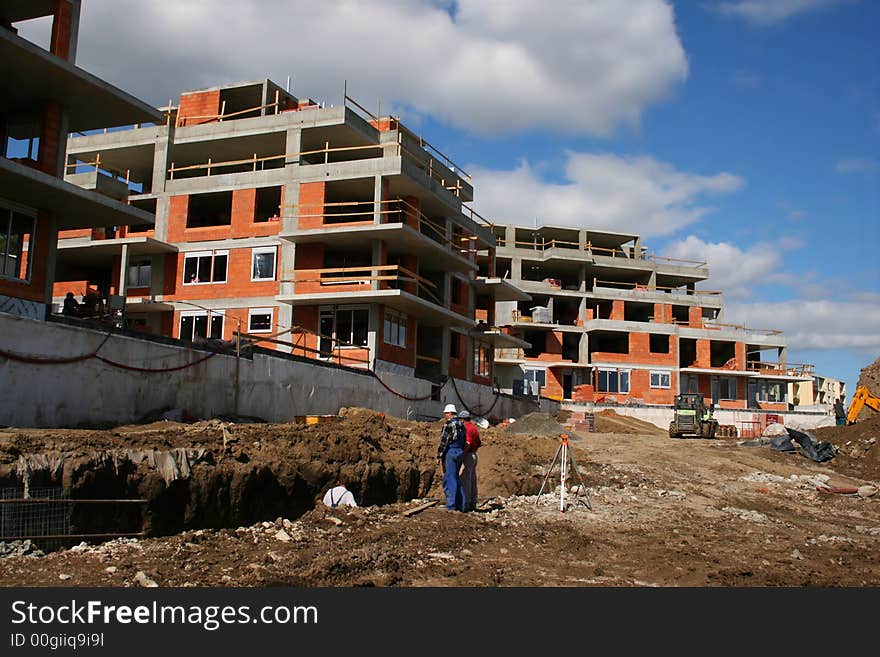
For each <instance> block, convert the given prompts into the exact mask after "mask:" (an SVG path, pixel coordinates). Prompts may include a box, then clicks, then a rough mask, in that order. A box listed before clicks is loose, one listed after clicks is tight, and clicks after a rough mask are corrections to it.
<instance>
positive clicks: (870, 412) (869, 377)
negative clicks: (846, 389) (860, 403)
mask: <svg viewBox="0 0 880 657" xmlns="http://www.w3.org/2000/svg"><path fill="white" fill-rule="evenodd" d="M859 385H860V386H865V387H866V388H867V389H868V391H869V392H871V393H872V394H874V395H877V396H878V397H880V358H878V359H877V360H875V361H874V362H873V363H871V364H870V365H868V366H867V367H865V368H863V369H862V371H861V373H860V374H859ZM853 394H855V390H853ZM876 415H880V413H878V412H877V411H875V410H874V409H873V408H868V407H867V406H865V407H864V408H863V409H862V411H861V412H860V413H859V416H858V418H857V420H865V419H868V418H871V417H874V416H876Z"/></svg>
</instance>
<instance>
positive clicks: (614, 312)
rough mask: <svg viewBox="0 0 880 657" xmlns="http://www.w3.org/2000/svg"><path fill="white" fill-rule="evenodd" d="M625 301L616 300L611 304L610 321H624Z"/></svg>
mask: <svg viewBox="0 0 880 657" xmlns="http://www.w3.org/2000/svg"><path fill="white" fill-rule="evenodd" d="M624 303H625V302H624V301H623V300H621V299H615V300H614V301H612V302H611V316H610V317H609V318H608V319H616V320H620V321H623V319H624V317H625V314H624Z"/></svg>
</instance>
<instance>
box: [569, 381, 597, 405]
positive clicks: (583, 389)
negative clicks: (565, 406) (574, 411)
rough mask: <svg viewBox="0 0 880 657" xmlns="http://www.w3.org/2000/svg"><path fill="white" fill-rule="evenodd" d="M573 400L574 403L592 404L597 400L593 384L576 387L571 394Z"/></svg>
mask: <svg viewBox="0 0 880 657" xmlns="http://www.w3.org/2000/svg"><path fill="white" fill-rule="evenodd" d="M571 398H572V401H578V402H592V401H595V399H596V393H595V391H594V390H593V386H592V385H591V384H584V385H581V386H575V387H574V390H573V391H572V393H571Z"/></svg>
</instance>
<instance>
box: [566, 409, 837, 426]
mask: <svg viewBox="0 0 880 657" xmlns="http://www.w3.org/2000/svg"><path fill="white" fill-rule="evenodd" d="M564 407H565V408H567V409H570V410H573V411H587V412H588V413H589V412H598V411H601V410H604V409H606V408H610V409H611V410H613V411H614V412H615V413H617V414H618V415H626V416H628V417H634V418H637V419H639V420H644V421H645V422H650V423H651V424H655V425H657V426H658V427H660V428H661V429H663V430H666V429H668V428H669V423H670V422H672V409H671V408H662V407H657V406H615V405H611V404H565V406H564ZM767 415H778V416H779V417H780V419H781V420H782V424H783V425H785V426H786V427H791V428H792V429H800V430H811V429H817V428H819V427H832V426H834V416H833V415H828V414H827V413H809V412H799V411H788V412H776V413H771V412H769V411H746V410H742V411H733V410H723V409H716V410H715V412H714V413H713V416H714V417H715V419H716V420H718V422H719V423H720V424H732V425H734V426H735V427H736V428H737V430H738V431H741V432H742V430H743V429H744V428H754V427H757V426H759V425H760V426H761V427H763V426H765V425H766V424H767V422H766V416H767Z"/></svg>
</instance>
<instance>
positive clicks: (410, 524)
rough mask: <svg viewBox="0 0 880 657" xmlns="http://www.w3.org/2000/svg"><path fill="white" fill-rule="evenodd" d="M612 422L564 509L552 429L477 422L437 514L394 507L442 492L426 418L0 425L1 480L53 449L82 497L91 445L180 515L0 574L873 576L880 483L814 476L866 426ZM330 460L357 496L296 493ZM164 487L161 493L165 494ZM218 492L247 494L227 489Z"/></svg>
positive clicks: (435, 431) (290, 578) (578, 582)
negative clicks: (724, 428) (813, 438)
mask: <svg viewBox="0 0 880 657" xmlns="http://www.w3.org/2000/svg"><path fill="white" fill-rule="evenodd" d="M610 419H612V420H614V422H615V423H622V425H626V426H622V428H621V431H622V432H621V433H592V434H587V435H574V436H573V437H572V442H571V445H572V451H573V453H574V456H575V457H576V459H577V463H578V465H579V466H580V470H581V473H582V474H583V475H584V477H585V479H586V483H587V486H588V498H585V497H584V496H581V497H579V498H576V499H578V500H580V503H577V504H575V505H573V506H572V507H571V508H569V509H568V510H567V512H566V513H560V511H559V508H558V505H559V495H558V492H557V491H556V489H555V486H551V491H550V493H548V494H545V495H543V496H541V498H540V499H538V498H536V497H535V495H534V494H535V493H536V492H537V490H538V488H539V487H540V485H541V482H542V481H543V480H544V474H545V473H546V471H547V467H548V466H549V464H550V462H551V460H552V458H553V456H554V454H555V452H556V449H557V448H558V445H559V443H558V438H557V436H555V435H552V436H546V435H545V436H527V435H518V434H512V433H510V432H508V431H500V430H495V429H488V430H485V431H483V447H482V448H481V449H480V452H479V465H478V474H479V481H480V497H481V498H485V499H483V502H482V505H481V507H480V509H479V510H478V511H477V512H475V513H468V514H463V513H456V512H447V511H445V510H444V509H442V508H441V507H442V503H441V504H437V505H436V506H434V507H431V508H428V509H426V510H424V511H422V512H420V513H417V514H415V515H412V516H410V517H405V516H404V515H403V512H404V511H405V510H407V509H412V508H415V507H417V506H419V505H420V504H423V503H424V502H425V501H426V500H427V499H430V498H434V499H439V498H440V496H441V493H440V488H439V478H440V474H439V472H437V471H436V470H435V466H434V460H433V457H434V450H435V449H436V442H437V437H438V435H439V428H440V425H439V423H413V422H405V421H403V420H396V419H394V418H385V417H384V416H381V415H378V414H375V413H372V412H369V411H360V410H353V411H351V412H350V413H349V414H348V415H347V417H345V418H342V419H341V420H339V421H338V422H334V423H327V424H320V425H314V426H307V427H306V426H302V425H256V424H254V425H233V424H223V423H217V422H214V423H211V422H208V423H198V424H196V425H177V424H174V423H157V424H154V425H149V426H144V427H121V428H119V429H116V430H110V431H105V432H94V431H44V430H31V431H22V430H10V429H7V430H4V432H3V433H0V483H2V481H4V477H5V478H6V482H7V483H6V484H3V485H8V484H9V482H10V481H11V479H12V478H13V475H14V472H15V468H16V467H20V465H19V464H20V463H22V462H23V461H22V457H23V456H26V455H28V454H31V455H32V454H38V453H51V454H55V455H56V456H57V455H62V456H63V457H64V458H63V459H61V462H60V464H59V459H57V458H56V459H55V460H54V461H51V460H50V463H49V468H50V470H51V468H52V467H54V468H55V469H54V471H53V472H54V475H53V476H54V477H55V478H56V479H58V480H59V481H63V482H64V483H65V485H70V486H72V487H73V490H74V496H76V495H80V496H83V495H85V494H86V493H88V492H91V494H93V495H97V494H98V493H99V492H101V490H100V489H98V488H96V486H97V484H96V481H95V478H94V477H92V478H90V477H89V476H87V473H88V472H91V471H93V470H94V467H95V464H96V463H99V462H104V461H101V460H100V458H98V456H100V455H102V454H103V455H104V456H103V458H104V459H105V460H106V459H107V458H108V457H107V454H111V453H117V465H116V469H117V475H116V476H117V479H115V480H113V481H114V482H115V483H114V484H113V485H114V486H116V489H114V490H115V491H116V493H115V494H118V495H122V494H125V495H145V496H148V497H150V499H151V500H152V502H151V507H150V518H151V521H150V523H148V526H149V527H151V531H154V532H158V530H159V529H160V528H161V527H162V526H163V524H162V522H161V521H160V520H159V519H158V516H159V515H161V514H162V513H163V512H164V511H165V510H170V509H172V502H173V503H176V504H179V505H181V506H183V507H184V508H185V509H187V512H186V513H182V514H179V522H178V524H180V525H181V526H182V527H183V528H184V531H180V532H174V533H171V532H170V531H169V532H166V533H169V534H171V535H166V536H160V537H155V538H144V539H140V540H136V539H117V540H114V541H110V542H107V543H103V544H99V545H92V546H88V545H80V546H75V547H73V548H70V549H65V550H59V551H56V552H52V553H50V554H49V555H48V556H45V557H5V558H0V585H3V586H108V585H109V586H152V585H153V584H157V585H159V586H209V585H210V586H224V585H228V586H274V585H290V586H596V585H598V586H846V587H848V586H877V585H878V584H880V550H878V548H880V494H878V495H874V496H873V497H867V498H862V497H859V496H857V495H841V494H832V493H827V492H820V491H819V490H817V485H818V486H821V485H823V484H824V485H826V486H832V487H850V486H851V487H858V486H862V485H864V484H867V483H873V484H874V485H877V484H878V479H880V472H878V459H880V447H878V446H877V445H876V441H875V442H874V443H871V442H870V439H871V438H874V437H875V436H878V434H880V424H878V422H873V421H870V420H868V421H865V422H863V423H860V424H858V425H855V426H853V427H840V428H836V429H833V430H831V429H829V430H824V432H821V435H820V436H818V437H819V438H820V439H821V440H832V441H833V442H835V444H838V445H839V446H841V448H842V450H841V453H840V454H839V455H838V456H837V457H836V458H835V459H834V460H832V461H830V462H828V463H824V464H816V463H813V462H812V461H809V460H808V459H806V458H805V457H803V456H800V455H796V454H783V453H778V452H773V451H771V450H770V448H769V447H766V446H765V447H741V446H738V445H737V442H736V441H735V440H727V439H716V440H700V439H692V440H673V439H670V438H669V437H668V436H666V435H664V432H662V431H661V430H657V431H654V432H651V433H629V432H628V431H629V430H631V429H632V427H633V426H636V425H635V424H634V423H635V422H638V421H630V420H628V419H627V418H621V417H618V418H610ZM548 426H550V427H551V428H555V427H554V426H553V424H550V423H548ZM627 427H629V428H627ZM848 441H849V445H847V442H848ZM121 443H124V444H125V446H126V447H127V448H128V449H130V450H131V449H139V450H147V449H155V450H159V451H161V450H168V449H175V448H178V449H189V450H202V452H200V453H202V458H201V459H193V463H192V467H191V473H190V474H189V476H188V477H187V478H185V479H177V480H174V481H172V482H171V483H167V482H164V481H163V480H162V478H161V477H159V475H158V474H157V473H156V472H155V471H154V469H152V466H150V465H149V464H148V463H146V462H138V463H137V464H136V467H135V466H131V465H130V467H128V468H127V469H126V468H124V467H121V466H120V465H119V460H118V459H119V458H120V457H119V456H118V449H119V446H120V444H121ZM853 445H857V446H858V450H855V449H854V448H853ZM114 449H115V450H117V452H113V450H114ZM108 450H109V451H108ZM847 450H848V453H846V452H847ZM856 451H857V452H858V453H857V454H855V452H856ZM135 460H137V459H135ZM32 462H35V463H36V461H33V459H32ZM109 472H110V471H108V473H107V474H106V476H107V477H109V476H110V475H109ZM259 473H262V474H259ZM267 473H269V474H267ZM339 473H343V474H344V476H345V477H346V478H347V479H348V480H349V481H350V483H351V488H352V489H353V490H354V492H355V494H356V497H357V498H358V500H359V501H362V502H364V503H365V506H361V507H359V508H357V509H351V510H348V511H345V510H340V509H335V510H330V509H327V508H325V507H323V506H321V505H318V506H317V507H315V506H314V498H315V496H316V495H319V494H320V492H321V491H322V490H323V489H325V488H326V487H327V486H329V485H331V484H332V482H333V480H334V479H335V478H336V475H337V474H339ZM557 473H558V471H557V472H554V477H553V478H552V479H551V484H555V483H556V476H555V475H556V474H557ZM36 474H39V473H38V472H35V473H32V476H33V475H36ZM270 475H271V476H270ZM42 476H44V477H46V476H48V475H46V473H45V472H44V473H43V475H42ZM273 477H274V478H273ZM50 478H51V477H50ZM120 481H121V482H122V483H121V484H120V483H119V482H120ZM107 485H109V484H107V482H106V481H105V486H107ZM224 486H225V488H224ZM169 491H170V492H174V496H172V497H171V498H170V499H166V497H163V496H167V495H169V494H170V492H169ZM175 491H176V492H175ZM224 495H225V497H224ZM236 495H238V496H242V495H243V496H244V497H247V498H253V499H251V501H250V502H249V503H248V504H245V503H244V502H242V501H241V499H239V498H237V497H236ZM218 499H219V500H220V501H217V500H218ZM569 499H572V498H571V497H570V498H569ZM585 499H588V500H589V501H590V502H591V505H592V510H589V509H588V508H587V507H586V506H585V505H584V504H583V500H585ZM279 500H280V502H279ZM285 504H287V505H288V508H286V509H285V508H284V505H285ZM163 505H164V506H163ZM212 505H213V506H212ZM206 507H207V508H213V509H214V510H213V511H212V512H210V513H209V512H207V511H204V508H206ZM214 507H216V508H214ZM227 507H229V509H232V510H229V509H227ZM233 507H234V508H233ZM200 509H201V510H200ZM168 512H169V513H170V511H168ZM241 519H244V520H245V522H242V523H239V524H237V523H236V522H232V521H237V520H241ZM199 526H201V527H202V528H197V527H199ZM211 526H213V527H225V528H211ZM186 527H189V529H186ZM159 533H161V532H159Z"/></svg>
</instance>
